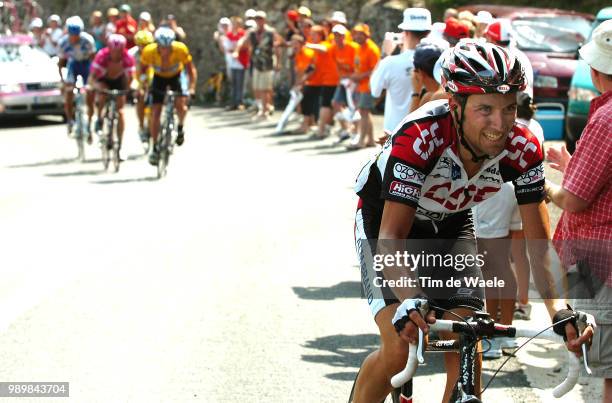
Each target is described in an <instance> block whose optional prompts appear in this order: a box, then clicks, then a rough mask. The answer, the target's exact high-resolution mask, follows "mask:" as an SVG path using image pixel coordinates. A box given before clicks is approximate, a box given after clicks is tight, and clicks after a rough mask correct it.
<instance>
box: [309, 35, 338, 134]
mask: <svg viewBox="0 0 612 403" xmlns="http://www.w3.org/2000/svg"><path fill="white" fill-rule="evenodd" d="M326 38H327V32H326V31H325V29H324V28H323V27H322V26H321V25H315V26H314V27H312V30H311V32H310V39H311V42H312V43H307V44H306V47H307V48H309V49H313V50H314V51H315V52H316V56H315V59H314V64H315V72H314V74H313V76H312V77H311V78H310V81H311V85H313V86H315V87H317V91H318V97H317V98H318V102H317V103H318V105H319V122H318V123H319V130H318V133H317V134H316V135H315V136H316V137H317V138H319V139H322V138H325V137H327V136H328V135H329V131H330V124H331V123H332V108H331V102H332V98H333V97H334V92H335V91H336V87H337V86H338V84H339V82H340V78H339V76H338V70H337V68H336V63H335V60H334V57H333V55H332V52H331V48H332V44H331V43H329V42H327V41H326V40H325V39H326Z"/></svg>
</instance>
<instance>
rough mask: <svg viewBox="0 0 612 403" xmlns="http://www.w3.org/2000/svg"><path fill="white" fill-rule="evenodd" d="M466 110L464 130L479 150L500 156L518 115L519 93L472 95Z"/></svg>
mask: <svg viewBox="0 0 612 403" xmlns="http://www.w3.org/2000/svg"><path fill="white" fill-rule="evenodd" d="M463 113H464V114H465V118H464V119H463V134H464V136H465V138H466V140H467V141H468V143H469V144H470V146H471V147H472V148H473V149H474V151H475V152H476V154H478V155H483V154H486V155H488V156H490V157H493V156H496V155H498V154H499V153H501V152H502V151H503V150H504V148H505V146H506V141H507V139H508V134H509V133H510V130H511V129H512V126H513V125H514V121H515V119H516V94H478V95H470V96H469V97H468V100H467V103H466V104H465V109H464V111H463Z"/></svg>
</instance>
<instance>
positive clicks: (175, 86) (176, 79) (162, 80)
mask: <svg viewBox="0 0 612 403" xmlns="http://www.w3.org/2000/svg"><path fill="white" fill-rule="evenodd" d="M183 87H184V86H183V84H182V83H181V74H180V73H179V74H177V75H175V76H172V77H160V76H158V75H154V76H153V82H152V83H151V94H152V99H153V104H163V103H164V97H165V96H166V89H168V88H169V89H170V90H171V91H175V92H177V93H178V95H179V96H187V94H188V92H187V90H186V89H185V88H183Z"/></svg>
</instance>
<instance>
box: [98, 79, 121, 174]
mask: <svg viewBox="0 0 612 403" xmlns="http://www.w3.org/2000/svg"><path fill="white" fill-rule="evenodd" d="M98 92H100V93H102V94H104V95H105V96H106V97H107V98H106V104H105V106H104V108H105V110H104V125H103V131H102V134H101V136H100V145H101V147H102V164H103V165H104V169H108V164H109V160H110V158H109V157H110V156H109V155H108V151H109V150H112V151H113V155H112V159H113V166H114V170H115V172H117V171H119V164H120V159H119V149H120V148H121V140H120V138H119V132H118V128H117V126H118V121H119V111H118V109H117V98H118V97H120V96H123V95H125V94H127V93H128V91H126V90H98ZM105 129H106V130H105Z"/></svg>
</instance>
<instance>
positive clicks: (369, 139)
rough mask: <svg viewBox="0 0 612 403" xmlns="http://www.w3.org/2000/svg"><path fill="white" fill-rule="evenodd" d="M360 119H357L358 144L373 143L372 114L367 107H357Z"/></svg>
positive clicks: (367, 144) (371, 144) (368, 144)
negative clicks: (359, 136)
mask: <svg viewBox="0 0 612 403" xmlns="http://www.w3.org/2000/svg"><path fill="white" fill-rule="evenodd" d="M359 114H360V115H361V120H360V121H359V133H360V135H361V138H360V139H359V145H361V146H364V147H368V146H373V145H375V143H374V125H373V124H372V115H370V110H369V109H362V108H359Z"/></svg>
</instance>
